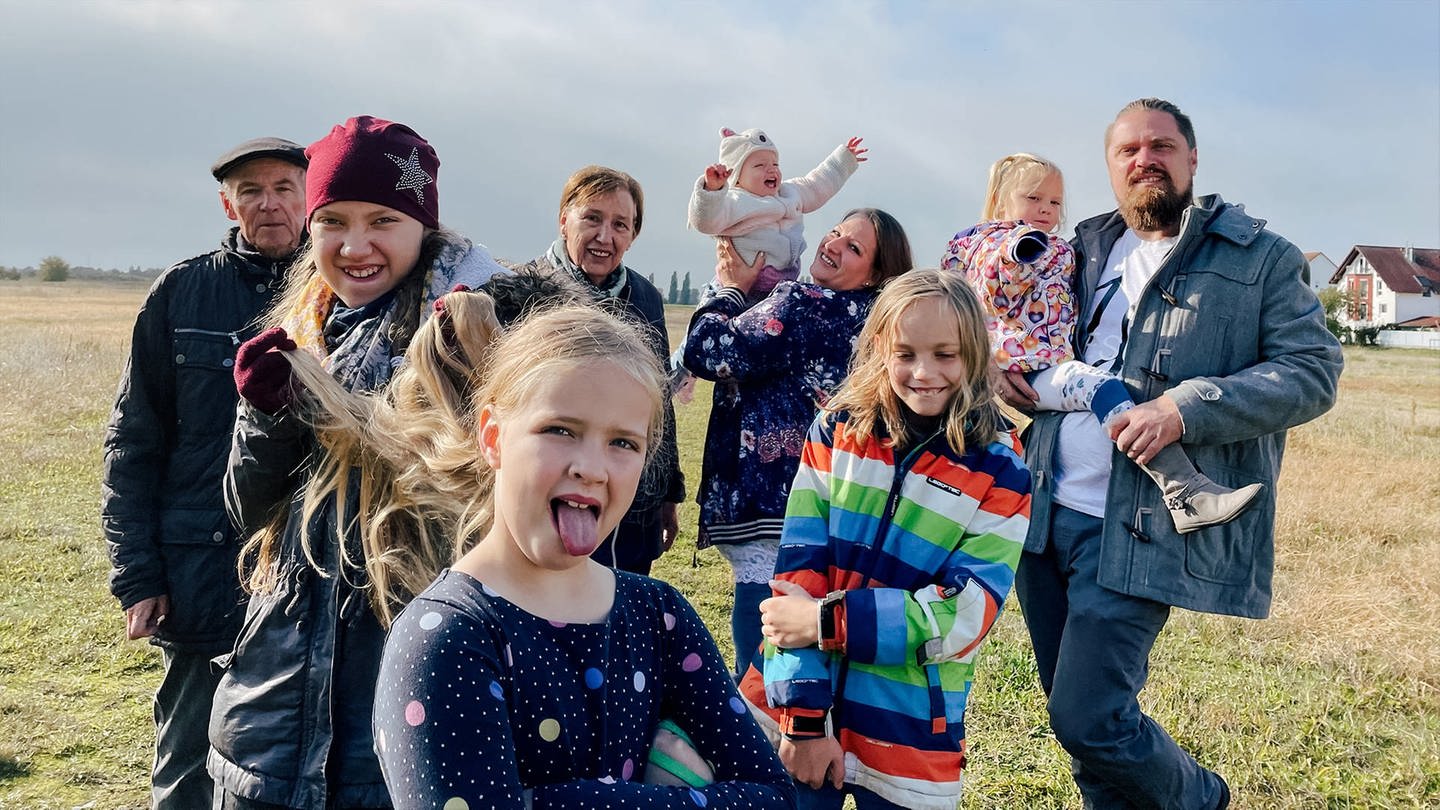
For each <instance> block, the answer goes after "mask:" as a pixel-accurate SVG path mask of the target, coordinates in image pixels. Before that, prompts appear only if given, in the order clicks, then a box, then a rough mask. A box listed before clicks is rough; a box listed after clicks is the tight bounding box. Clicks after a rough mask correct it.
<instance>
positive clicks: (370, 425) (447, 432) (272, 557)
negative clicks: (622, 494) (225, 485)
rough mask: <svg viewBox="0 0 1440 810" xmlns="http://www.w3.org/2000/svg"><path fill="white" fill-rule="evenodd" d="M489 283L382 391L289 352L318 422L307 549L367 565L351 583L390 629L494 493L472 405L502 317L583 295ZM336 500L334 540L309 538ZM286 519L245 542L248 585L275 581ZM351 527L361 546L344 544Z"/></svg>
mask: <svg viewBox="0 0 1440 810" xmlns="http://www.w3.org/2000/svg"><path fill="white" fill-rule="evenodd" d="M487 288H488V289H493V290H494V291H495V297H492V296H490V295H488V294H486V293H483V292H473V291H468V290H467V291H457V292H452V293H449V294H448V295H446V296H444V297H443V298H442V299H441V301H442V302H443V315H439V316H437V317H432V318H430V319H428V320H427V321H426V322H425V324H424V325H422V326H421V327H420V329H419V330H418V331H417V332H416V333H415V337H414V340H413V342H412V345H411V347H410V351H409V352H408V353H407V354H406V362H405V365H404V366H402V367H401V369H400V370H399V371H397V372H396V374H395V377H394V378H393V379H392V381H391V383H390V385H389V386H387V388H386V389H385V390H384V392H382V393H378V394H356V393H352V392H350V391H348V390H346V389H345V388H344V387H343V386H342V385H340V384H339V383H338V382H337V381H335V379H334V378H332V377H331V376H330V374H329V373H328V372H326V371H325V369H324V368H323V367H322V366H321V364H320V362H319V361H318V360H317V359H316V358H315V357H314V356H313V355H312V354H310V353H309V352H306V351H303V350H302V351H295V352H289V353H287V354H286V357H287V359H288V360H289V361H290V365H291V368H292V369H293V371H294V374H295V381H296V383H297V386H296V388H297V391H300V392H301V393H300V394H298V395H297V400H296V403H295V405H294V406H292V407H293V410H294V416H295V418H297V419H299V420H300V421H302V422H304V423H305V424H308V425H310V426H311V427H312V428H313V430H314V434H315V437H316V440H317V443H318V445H319V449H318V451H317V452H316V453H315V455H314V458H313V460H312V461H313V469H312V470H311V472H310V475H309V478H308V480H307V481H306V483H305V486H304V489H303V491H302V501H301V503H302V505H301V509H300V514H299V515H298V516H296V517H295V518H294V519H296V520H299V521H300V525H299V527H298V533H299V536H300V544H299V545H300V549H301V553H302V554H303V556H304V558H305V560H306V562H307V563H308V564H309V565H310V566H311V567H312V568H313V569H314V570H316V571H317V572H319V573H320V574H321V575H322V576H329V575H331V574H332V572H330V571H326V570H325V567H324V566H323V565H322V564H321V562H320V561H319V560H318V559H317V555H316V549H317V548H319V547H320V546H319V544H321V543H326V542H336V543H338V545H339V548H340V550H341V552H340V553H341V563H342V564H341V565H340V571H339V575H341V576H346V577H349V576H351V575H352V572H358V571H360V570H363V571H364V572H365V580H364V581H361V582H354V583H352V584H354V586H355V587H357V588H359V589H362V590H365V591H366V592H367V596H368V598H369V601H370V604H371V607H372V608H373V609H374V611H375V614H376V615H377V616H378V617H379V618H380V621H381V624H382V625H383V626H389V623H390V621H391V619H393V617H394V615H395V613H396V612H398V610H399V609H400V608H401V607H403V606H404V604H405V603H406V602H408V601H409V600H410V598H411V597H413V596H414V595H415V594H417V593H419V592H420V591H421V590H422V589H424V588H425V586H426V585H428V584H429V583H430V581H431V580H432V579H434V577H435V575H436V574H437V573H439V571H440V569H441V568H443V567H444V566H446V565H449V564H450V563H451V562H453V561H454V559H455V558H456V557H458V556H459V554H460V553H461V552H462V551H463V544H464V541H465V538H466V537H467V535H466V534H465V533H464V532H463V531H457V529H456V527H457V526H459V525H461V523H462V521H463V519H464V517H465V515H466V514H467V513H469V512H472V511H474V508H475V507H474V504H473V501H474V500H475V499H476V498H477V497H480V496H483V497H485V498H488V494H489V490H488V489H487V488H483V487H481V488H477V482H482V483H483V479H484V478H485V477H486V476H487V475H488V469H487V468H485V465H484V463H483V462H482V461H481V460H480V458H479V454H478V448H477V445H476V443H475V414H476V412H477V411H476V410H475V402H476V401H477V400H476V396H477V391H478V390H479V389H480V388H481V387H482V385H481V384H482V382H483V380H484V379H485V373H486V370H487V369H488V368H489V366H490V359H491V357H492V354H493V352H494V351H496V346H497V345H498V343H497V341H498V340H499V337H500V335H501V331H502V324H504V323H508V322H511V321H512V320H515V319H519V318H521V317H523V316H527V315H529V314H530V313H532V312H539V311H543V310H544V309H545V308H546V307H560V306H574V305H576V304H577V303H578V302H579V301H580V300H581V296H582V295H583V293H582V292H581V291H580V289H579V288H578V287H577V286H576V285H575V284H574V283H573V282H571V281H569V280H568V279H564V278H561V277H559V276H542V275H540V274H525V273H520V274H515V275H506V276H497V277H496V278H495V279H492V280H491V282H488V283H487ZM497 299H498V300H499V301H500V302H501V307H500V308H499V310H500V311H498V312H497V305H496V300H497ZM516 329H517V331H527V330H524V329H523V327H517V328H516ZM507 345H508V344H507ZM510 351H512V352H515V351H516V350H515V349H514V348H512V349H510ZM352 495H353V496H354V500H353V501H352ZM332 501H333V504H334V509H335V511H336V515H335V525H334V531H335V535H334V536H333V537H316V536H312V533H311V531H310V528H311V523H312V519H313V518H314V517H315V516H316V515H317V513H318V512H319V511H320V510H321V509H322V508H324V507H325V506H326V504H327V503H330V502H332ZM352 509H353V512H352ZM289 517H290V516H289V514H288V512H286V511H283V510H282V511H281V512H280V513H279V514H278V515H277V516H276V518H275V519H274V520H273V521H272V522H271V523H270V524H269V525H267V526H266V527H264V528H263V529H261V530H260V531H258V532H256V533H255V535H254V536H252V537H251V538H249V540H247V542H246V544H245V547H244V548H243V549H242V553H241V555H240V565H241V576H242V579H243V580H244V581H245V582H246V583H247V584H248V586H249V587H250V589H251V590H253V591H256V592H265V591H268V590H270V589H272V588H273V587H274V586H275V584H276V582H277V578H278V577H279V575H280V570H279V569H280V566H279V565H278V557H279V551H280V545H281V541H282V539H283V536H284V534H285V530H286V523H287V519H289ZM352 528H353V529H354V530H355V532H356V534H358V537H359V549H358V550H357V549H354V548H352V547H351V546H350V544H348V543H347V542H346V539H345V538H346V536H347V534H348V530H350V529H352Z"/></svg>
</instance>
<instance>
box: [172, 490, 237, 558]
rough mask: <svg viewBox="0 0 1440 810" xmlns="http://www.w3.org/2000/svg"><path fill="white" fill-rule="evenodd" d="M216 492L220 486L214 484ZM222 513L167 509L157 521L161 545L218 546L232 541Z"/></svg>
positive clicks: (202, 510)
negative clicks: (158, 522) (158, 521)
mask: <svg viewBox="0 0 1440 810" xmlns="http://www.w3.org/2000/svg"><path fill="white" fill-rule="evenodd" d="M215 486H216V489H219V487H220V484H219V483H218V482H217V483H216V484H215ZM234 534H235V530H234V529H233V528H231V526H230V519H229V518H228V517H226V516H225V512H224V510H221V509H167V510H165V512H164V514H162V515H161V517H160V542H161V544H162V545H172V546H221V545H225V544H226V543H227V542H229V541H230V539H231V538H233V537H234Z"/></svg>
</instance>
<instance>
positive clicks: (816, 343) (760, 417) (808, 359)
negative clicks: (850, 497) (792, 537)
mask: <svg viewBox="0 0 1440 810" xmlns="http://www.w3.org/2000/svg"><path fill="white" fill-rule="evenodd" d="M874 300H875V291H874V290H854V291H845V292H841V291H836V290H830V289H827V288H825V287H821V286H818V285H815V284H801V283H798V282H793V281H791V282H783V283H781V284H779V285H778V286H776V287H775V290H774V292H772V293H771V294H770V296H769V297H768V298H766V299H765V300H763V301H761V302H760V303H758V304H755V305H754V306H753V307H750V308H749V309H746V308H745V297H744V295H742V294H741V292H740V290H739V289H737V288H734V287H725V288H721V289H720V290H718V291H716V292H714V293H713V294H707V295H706V296H705V297H704V298H702V299H701V301H700V305H699V306H698V307H696V309H695V315H694V316H693V317H692V318H691V320H690V330H689V334H688V335H687V337H686V338H685V357H684V362H685V367H686V368H688V369H690V371H691V372H693V373H694V374H695V375H696V376H697V377H701V378H703V379H707V380H713V381H714V382H715V395H714V397H715V398H714V403H713V405H712V407H711V410H710V426H709V431H708V432H707V433H706V436H705V458H704V461H703V463H702V464H701V468H700V489H699V494H698V495H697V496H696V500H697V501H698V502H699V504H700V541H699V545H700V547H701V548H705V547H708V546H711V545H716V544H722V545H723V544H732V543H743V542H747V541H751V540H767V539H768V540H773V541H775V542H779V539H780V529H781V525H782V523H783V522H784V517H785V503H786V501H787V499H788V498H789V496H790V484H791V481H792V480H793V479H794V478H795V471H796V469H797V468H798V467H799V466H800V450H801V448H802V447H803V446H804V444H805V432H806V430H807V429H809V427H810V423H811V422H812V421H814V419H815V414H816V412H817V411H818V410H819V407H820V405H823V404H824V402H825V400H826V399H827V398H828V397H829V396H830V395H831V394H833V393H834V392H835V390H836V389H837V388H839V387H840V383H841V382H843V381H844V379H845V374H846V372H847V370H848V369H849V365H850V355H851V352H852V350H853V348H854V344H855V338H856V337H857V336H859V334H860V327H861V326H863V325H864V323H865V316H866V315H868V314H869V313H870V305H871V304H872V303H873V302H874Z"/></svg>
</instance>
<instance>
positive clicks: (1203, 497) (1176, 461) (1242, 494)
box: [1140, 442, 1265, 534]
mask: <svg viewBox="0 0 1440 810" xmlns="http://www.w3.org/2000/svg"><path fill="white" fill-rule="evenodd" d="M1140 468H1141V469H1142V470H1144V471H1145V472H1146V473H1148V474H1149V476H1150V477H1151V478H1152V479H1154V481H1155V483H1156V484H1159V485H1160V492H1161V494H1163V495H1164V497H1165V507H1166V508H1167V509H1169V510H1170V518H1171V519H1172V520H1174V521H1175V531H1177V532H1180V533H1181V534H1188V533H1189V532H1193V531H1195V530H1196V529H1203V528H1205V527H1206V526H1214V525H1216V524H1219V523H1228V522H1230V521H1231V520H1234V519H1235V517H1236V516H1237V515H1239V514H1240V513H1241V512H1244V511H1245V509H1246V507H1248V506H1249V505H1250V504H1251V503H1253V502H1254V501H1255V496H1257V495H1259V494H1260V493H1261V491H1263V490H1264V489H1265V485H1264V484H1247V485H1246V486H1243V487H1240V488H1239V489H1230V488H1229V487H1225V486H1221V485H1219V484H1217V483H1215V482H1214V481H1211V480H1210V477H1209V476H1208V475H1206V474H1205V473H1202V472H1200V471H1199V470H1197V469H1195V465H1194V464H1193V463H1192V462H1191V461H1190V457H1189V456H1188V455H1186V454H1185V450H1184V448H1182V447H1181V446H1180V444H1179V443H1178V442H1177V443H1175V444H1171V445H1167V446H1166V447H1165V449H1164V450H1161V451H1160V452H1159V453H1157V454H1155V457H1154V458H1152V459H1150V462H1149V463H1148V464H1141V465H1140Z"/></svg>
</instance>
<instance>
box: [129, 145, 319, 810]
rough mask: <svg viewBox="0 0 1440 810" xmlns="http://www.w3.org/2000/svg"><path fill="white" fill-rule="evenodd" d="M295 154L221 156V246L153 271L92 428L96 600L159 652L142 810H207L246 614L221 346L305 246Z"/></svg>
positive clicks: (230, 344)
mask: <svg viewBox="0 0 1440 810" xmlns="http://www.w3.org/2000/svg"><path fill="white" fill-rule="evenodd" d="M305 165H306V161H305V151H304V149H303V148H302V147H300V146H299V145H298V144H295V143H291V142H290V141H287V140H282V139H280V138H257V139H255V140H250V141H246V142H245V143H242V144H240V145H239V146H237V147H235V148H234V149H231V150H230V151H229V152H227V153H225V154H224V155H223V156H221V157H220V159H219V160H218V161H216V162H215V165H214V166H212V167H211V170H210V171H211V173H212V174H213V175H214V176H215V179H216V180H218V181H219V182H220V204H221V205H222V206H223V207H224V209H225V215H226V216H227V217H229V218H230V219H231V220H234V221H235V222H237V223H239V224H238V225H236V226H235V227H232V228H231V229H230V232H229V233H228V234H227V235H226V236H225V238H224V240H222V241H221V243H220V248H219V249H218V250H214V251H212V252H210V253H206V254H203V255H200V256H196V257H195V258H193V259H186V260H185V261H183V262H180V263H179V264H176V265H175V266H173V267H171V268H170V269H169V270H166V271H165V273H164V275H162V276H160V278H159V279H158V280H156V282H155V285H154V286H153V287H152V288H151V289H150V293H149V295H148V296H147V297H146V299H145V303H144V304H143V305H142V306H141V308H140V314H139V316H138V317H137V318H136V319H135V332H134V339H133V342H132V344H131V347H130V359H129V362H128V363H127V364H126V366H125V372H124V374H123V375H122V376H121V378H120V388H119V392H118V393H117V394H116V397H115V410H114V412H113V413H112V414H111V416H110V425H109V427H108V428H107V429H106V431H105V469H104V480H103V484H102V492H101V498H102V504H101V522H102V525H103V528H104V531H105V540H106V543H107V544H108V546H109V551H110V562H111V566H112V568H111V571H110V591H111V592H112V593H114V594H115V597H116V598H117V599H119V600H120V606H121V607H122V608H124V610H125V631H126V635H127V636H128V637H129V638H132V639H138V638H149V639H150V641H151V643H152V644H155V645H156V646H158V647H160V649H161V652H162V655H163V657H164V662H165V676H164V679H163V680H162V681H161V683H160V689H159V691H158V692H157V693H156V694H155V725H156V734H155V766H154V769H153V771H152V774H151V797H152V805H153V806H154V807H156V808H187V809H188V808H208V807H210V804H211V792H212V785H211V781H210V777H209V776H208V775H207V774H206V772H205V754H206V751H207V750H208V747H209V741H208V735H207V726H208V724H209V719H210V702H211V696H212V695H213V693H214V691H215V684H216V682H217V681H218V680H219V677H218V675H216V674H215V673H213V672H212V670H211V666H210V659H211V658H213V657H215V656H216V655H220V654H222V653H226V652H229V651H230V649H231V647H232V646H233V644H234V641H235V635H236V633H238V632H239V629H240V621H241V619H242V618H243V617H244V615H245V609H244V607H245V606H244V600H245V597H244V594H243V592H242V590H241V588H240V582H239V579H238V577H237V575H236V573H235V558H236V554H237V552H238V551H239V547H240V542H241V540H242V538H237V537H236V535H235V530H234V529H233V528H232V527H231V525H230V521H229V519H228V518H227V517H226V515H225V507H224V503H223V500H222V493H221V481H222V479H223V476H224V472H225V463H226V459H227V457H228V455H229V452H230V433H231V429H232V427H233V424H234V421H235V402H236V393H235V382H234V377H233V376H232V369H233V367H234V365H235V349H236V347H238V346H239V345H240V344H241V343H243V342H244V341H245V340H246V339H248V338H250V337H253V336H254V335H255V334H256V333H258V332H259V329H258V328H257V326H256V324H255V321H256V319H257V316H259V315H260V313H262V312H264V311H265V309H266V308H267V307H269V305H270V303H271V302H272V301H273V300H274V299H275V298H276V296H278V294H279V293H280V289H281V287H282V286H283V281H284V274H285V270H286V268H288V267H289V266H290V263H291V262H292V261H293V260H294V259H295V255H296V253H297V251H299V250H300V249H301V246H302V244H303V243H304V242H305V226H304V219H305Z"/></svg>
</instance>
